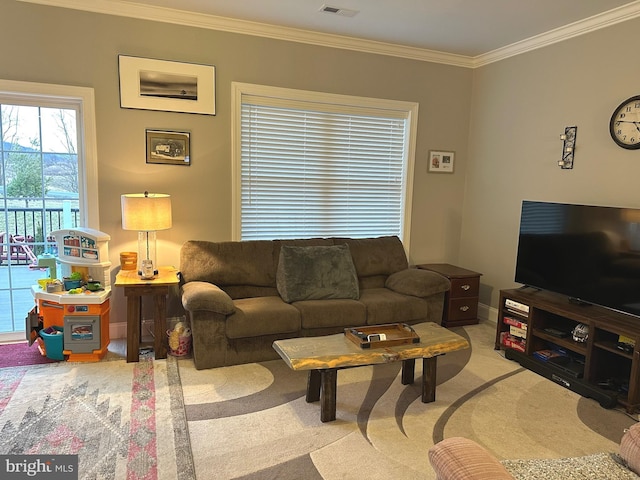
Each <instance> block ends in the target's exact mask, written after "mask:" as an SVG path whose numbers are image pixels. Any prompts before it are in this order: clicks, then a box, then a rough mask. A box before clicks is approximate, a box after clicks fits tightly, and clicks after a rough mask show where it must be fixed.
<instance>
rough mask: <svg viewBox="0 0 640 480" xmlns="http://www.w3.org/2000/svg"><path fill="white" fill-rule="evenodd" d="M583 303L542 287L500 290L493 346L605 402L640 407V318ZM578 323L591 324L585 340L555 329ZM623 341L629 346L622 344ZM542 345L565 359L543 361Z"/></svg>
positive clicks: (564, 329)
mask: <svg viewBox="0 0 640 480" xmlns="http://www.w3.org/2000/svg"><path fill="white" fill-rule="evenodd" d="M586 305H589V306H590V307H589V308H584V303H582V302H581V303H579V304H574V303H573V302H568V301H567V297H566V296H563V295H558V294H554V293H551V292H548V291H545V290H539V291H531V290H530V289H527V290H525V289H521V288H515V289H511V290H501V291H500V303H499V309H498V322H497V326H496V327H497V328H496V343H495V348H496V349H500V348H503V349H505V356H506V357H507V358H509V359H511V360H515V361H517V362H518V363H520V365H522V366H523V367H525V368H527V369H529V370H532V371H534V372H536V373H538V374H540V375H542V376H544V377H545V378H548V379H550V380H552V381H554V382H556V383H557V384H559V385H562V386H563V387H565V388H568V389H570V390H572V391H575V392H576V393H578V394H580V395H583V396H585V397H588V398H593V399H595V400H597V401H598V402H599V403H600V405H602V406H603V407H605V408H611V407H613V406H615V405H617V404H621V405H623V406H624V407H625V408H626V410H627V412H628V413H630V414H633V413H635V412H636V411H637V410H640V321H639V320H638V318H637V317H633V316H630V315H626V314H623V313H620V312H615V311H612V310H609V309H606V308H603V307H600V306H598V305H593V304H589V303H587V304H586ZM580 323H582V324H585V325H587V326H588V327H589V335H588V338H587V341H586V342H577V341H575V340H573V337H572V335H570V334H566V333H565V334H563V335H560V334H556V335H554V334H553V333H554V332H561V333H564V332H571V331H572V330H573V329H574V328H575V326H576V325H578V324H580ZM621 337H623V338H621ZM621 341H624V345H625V346H627V347H628V348H624V349H622V348H620V344H621V343H620V342H621ZM545 350H552V351H555V352H556V353H557V352H558V351H560V354H561V355H566V356H567V357H569V359H565V360H566V361H563V362H556V361H555V360H554V361H551V359H549V358H548V357H545V358H547V360H546V361H544V360H542V359H541V357H544V355H541V354H542V353H544V351H545ZM536 352H537V353H536ZM556 360H557V359H556ZM614 380H615V381H614ZM603 386H605V387H607V388H603ZM613 387H616V388H613Z"/></svg>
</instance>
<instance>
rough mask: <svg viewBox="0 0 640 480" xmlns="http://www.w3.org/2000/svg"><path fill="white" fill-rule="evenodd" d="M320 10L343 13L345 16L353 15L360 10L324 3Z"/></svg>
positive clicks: (337, 13)
mask: <svg viewBox="0 0 640 480" xmlns="http://www.w3.org/2000/svg"><path fill="white" fill-rule="evenodd" d="M320 11H321V12H323V13H331V14H333V15H341V16H343V17H353V16H355V15H356V13H358V10H349V9H348V8H340V7H333V6H331V5H322V7H320Z"/></svg>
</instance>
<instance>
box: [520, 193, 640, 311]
mask: <svg viewBox="0 0 640 480" xmlns="http://www.w3.org/2000/svg"><path fill="white" fill-rule="evenodd" d="M515 281H516V282H518V283H522V284H524V285H526V286H530V287H534V288H539V289H542V290H548V291H551V292H555V293H559V294H562V295H566V296H568V297H569V298H570V299H575V300H577V301H581V302H586V303H590V304H595V305H600V306H603V307H607V308H610V309H613V310H617V311H620V312H624V313H628V314H631V315H636V316H640V209H633V208H617V207H604V206H592V205H572V204H564V203H551V202H536V201H530V200H525V201H523V202H522V212H521V216H520V234H519V239H518V254H517V261H516V273H515Z"/></svg>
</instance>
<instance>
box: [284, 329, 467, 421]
mask: <svg viewBox="0 0 640 480" xmlns="http://www.w3.org/2000/svg"><path fill="white" fill-rule="evenodd" d="M412 327H413V329H414V330H415V332H416V333H417V334H418V335H419V336H420V343H413V344H406V345H396V346H392V347H386V348H374V349H362V348H360V347H359V346H357V345H356V344H355V343H353V342H352V341H351V340H349V339H348V338H347V337H346V336H345V335H344V334H342V333H339V334H336V335H327V336H322V337H301V338H291V339H287V340H276V341H275V342H273V348H274V349H275V350H276V351H277V352H278V354H279V355H280V356H281V357H282V359H283V360H284V361H285V362H286V363H287V365H289V367H290V368H291V369H292V370H309V379H308V382H307V396H306V400H307V402H317V401H318V400H320V420H321V421H322V422H331V421H333V420H335V419H336V390H337V380H338V369H341V368H349V367H362V366H365V365H377V364H381V363H391V362H398V361H402V384H403V385H409V384H412V383H413V381H414V376H415V361H416V358H422V402H423V403H429V402H433V401H435V399H436V366H437V363H436V362H437V358H438V356H439V355H442V354H444V353H447V352H453V351H456V350H463V349H465V348H469V342H467V340H465V339H464V338H463V337H461V336H460V335H458V334H457V333H454V332H452V331H450V330H447V329H446V328H444V327H441V326H440V325H437V324H436V323H433V322H426V323H419V324H417V325H413V326H412Z"/></svg>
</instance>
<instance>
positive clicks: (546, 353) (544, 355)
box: [533, 349, 569, 362]
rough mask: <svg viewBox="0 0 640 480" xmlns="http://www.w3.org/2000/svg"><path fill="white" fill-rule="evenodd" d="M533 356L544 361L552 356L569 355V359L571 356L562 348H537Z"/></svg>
mask: <svg viewBox="0 0 640 480" xmlns="http://www.w3.org/2000/svg"><path fill="white" fill-rule="evenodd" d="M533 356H534V357H536V358H539V359H540V360H542V361H544V362H547V361H549V360H551V359H552V358H556V357H567V359H568V358H569V357H568V356H567V354H566V353H565V352H563V351H562V350H552V349H543V350H536V351H535V352H533Z"/></svg>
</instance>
